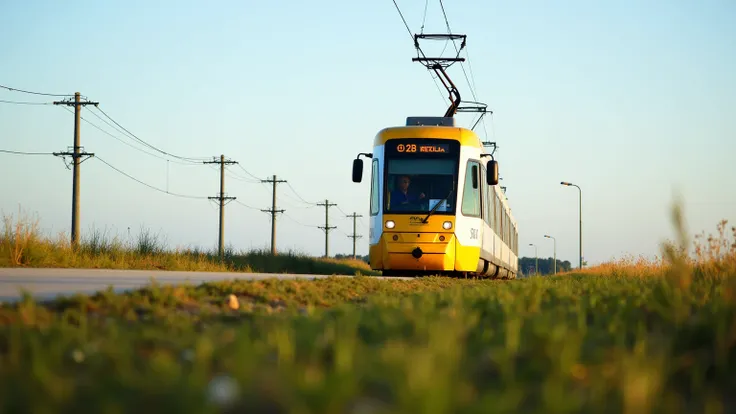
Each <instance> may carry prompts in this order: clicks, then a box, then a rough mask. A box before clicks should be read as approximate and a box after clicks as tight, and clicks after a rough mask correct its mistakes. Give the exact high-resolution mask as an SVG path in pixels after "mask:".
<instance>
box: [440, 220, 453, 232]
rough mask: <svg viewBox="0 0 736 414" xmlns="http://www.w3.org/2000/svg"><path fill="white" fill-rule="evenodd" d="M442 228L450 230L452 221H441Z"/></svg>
mask: <svg viewBox="0 0 736 414" xmlns="http://www.w3.org/2000/svg"><path fill="white" fill-rule="evenodd" d="M442 228H443V229H445V230H450V229H451V228H452V222H451V221H446V222H444V223H442Z"/></svg>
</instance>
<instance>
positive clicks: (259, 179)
mask: <svg viewBox="0 0 736 414" xmlns="http://www.w3.org/2000/svg"><path fill="white" fill-rule="evenodd" d="M238 167H240V169H241V170H243V171H244V172H245V173H246V174H248V175H250V176H251V177H253V178H254V179H256V180H258V182H261V178H260V177H256V176H255V175H253V174H251V173H250V171H248V170H246V169H245V168H244V167H243V166H242V165H240V164H238Z"/></svg>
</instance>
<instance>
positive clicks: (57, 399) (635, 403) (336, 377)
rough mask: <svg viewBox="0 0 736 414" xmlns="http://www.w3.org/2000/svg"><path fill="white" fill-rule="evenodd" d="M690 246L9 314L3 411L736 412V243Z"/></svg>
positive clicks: (146, 292)
mask: <svg viewBox="0 0 736 414" xmlns="http://www.w3.org/2000/svg"><path fill="white" fill-rule="evenodd" d="M676 218H677V215H676ZM721 228H725V223H723V225H722V226H720V227H719V229H721ZM733 231H734V238H736V229H733ZM683 234H684V232H680V236H681V237H680V239H679V241H678V243H677V244H675V245H673V244H666V245H665V246H664V248H663V257H662V260H661V262H655V263H622V264H609V265H604V266H600V267H598V268H592V269H586V271H585V272H583V273H569V274H566V275H561V276H557V277H544V278H542V277H539V278H531V279H522V280H517V281H487V280H458V279H445V278H422V279H417V280H410V281H403V280H378V279H375V278H370V277H355V278H328V279H321V280H314V281H308V280H289V281H279V280H267V281H250V282H249V281H224V282H217V283H206V284H202V285H199V286H155V285H154V286H151V287H148V288H145V289H140V290H137V291H133V292H129V293H125V294H114V293H112V292H110V291H108V292H101V293H99V294H97V295H94V296H83V295H79V296H75V297H71V298H66V299H58V300H55V301H52V302H47V303H37V302H34V301H33V300H32V299H30V298H29V297H25V298H24V299H23V300H22V301H20V302H18V303H15V304H12V305H8V304H6V305H4V306H2V307H0V384H1V385H0V395H1V396H2V397H1V398H0V412H34V413H36V412H37V413H47V412H48V413H51V412H104V413H107V412H109V413H120V412H136V411H154V410H155V411H156V412H178V413H207V412H212V413H214V412H228V413H235V412H269V413H311V412H314V413H327V414H329V413H384V412H391V413H393V412H408V413H488V412H491V413H496V412H497V413H515V412H539V413H569V412H585V413H589V412H595V413H637V414H638V413H649V412H651V413H726V412H734V411H735V410H736V396H734V394H733V390H734V389H736V243H733V242H732V241H731V240H728V239H726V240H725V241H723V240H721V241H718V240H714V239H710V240H708V243H707V244H706V246H705V247H704V248H703V247H702V246H701V248H700V250H698V249H697V248H696V250H698V252H699V253H698V256H697V257H696V258H695V259H688V258H687V257H686V256H685V255H684V254H683V250H684V249H685V248H686V247H687V239H686V237H684V236H683ZM724 246H725V247H724ZM233 300H234V303H236V304H237V306H236V307H231V306H230V304H231V303H233Z"/></svg>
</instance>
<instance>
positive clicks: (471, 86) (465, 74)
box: [439, 0, 488, 139]
mask: <svg viewBox="0 0 736 414" xmlns="http://www.w3.org/2000/svg"><path fill="white" fill-rule="evenodd" d="M439 2H440V8H441V9H442V16H443V17H444V18H445V25H446V26H447V33H448V34H450V33H452V29H450V21H449V19H448V18H447V13H446V11H445V6H444V4H443V3H442V0H439ZM452 45H453V47H454V48H455V52H457V53H458V54H459V53H460V51H459V50H458V48H457V45H456V44H455V42H454V41H453V42H452ZM445 46H447V44H445ZM465 55H466V56H467V57H468V68H469V69H470V78H472V83H471V81H470V79H469V78H468V74H467V72H466V71H465V65H463V62H460V68H461V69H462V70H463V75H464V76H465V81H466V82H467V83H468V87H469V88H470V93H471V94H472V95H473V100H475V101H478V98H477V97H476V94H475V90H476V89H477V85H476V83H475V75H473V65H472V63H471V62H470V52H469V51H468V46H467V45H466V46H465ZM480 121H481V124H483V132H484V134H485V137H486V139H488V130H487V129H486V120H485V117H484V116H483V115H482V114H481V118H480Z"/></svg>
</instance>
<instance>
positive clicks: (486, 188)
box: [478, 166, 491, 223]
mask: <svg viewBox="0 0 736 414" xmlns="http://www.w3.org/2000/svg"><path fill="white" fill-rule="evenodd" d="M478 186H479V187H481V188H482V189H483V192H482V194H481V197H480V200H481V204H482V205H483V208H482V210H483V220H484V221H485V222H486V223H488V222H489V220H488V211H489V210H490V208H489V207H488V194H489V193H490V192H491V187H489V186H488V185H487V184H486V167H485V166H482V168H481V177H480V182H479V184H478Z"/></svg>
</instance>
